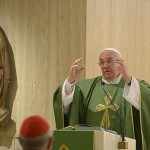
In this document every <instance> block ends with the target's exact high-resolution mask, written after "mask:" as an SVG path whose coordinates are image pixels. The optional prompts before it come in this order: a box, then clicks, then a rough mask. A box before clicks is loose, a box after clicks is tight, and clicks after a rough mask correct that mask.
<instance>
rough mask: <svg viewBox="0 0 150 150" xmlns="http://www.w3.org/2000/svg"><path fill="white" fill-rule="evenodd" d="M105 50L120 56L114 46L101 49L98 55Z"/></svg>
mask: <svg viewBox="0 0 150 150" xmlns="http://www.w3.org/2000/svg"><path fill="white" fill-rule="evenodd" d="M105 51H111V52H113V53H115V54H116V55H118V57H119V58H121V53H120V52H119V51H118V50H117V49H115V48H105V49H103V50H102V51H100V54H99V55H101V53H103V52H105Z"/></svg>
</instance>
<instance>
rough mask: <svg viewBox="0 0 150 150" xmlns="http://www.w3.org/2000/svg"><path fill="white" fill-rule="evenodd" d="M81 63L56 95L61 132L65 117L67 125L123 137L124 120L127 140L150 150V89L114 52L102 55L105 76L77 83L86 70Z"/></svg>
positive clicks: (57, 120)
mask: <svg viewBox="0 0 150 150" xmlns="http://www.w3.org/2000/svg"><path fill="white" fill-rule="evenodd" d="M81 60H82V58H79V59H77V60H76V61H75V62H74V63H73V65H72V66H71V68H70V72H69V76H68V77H67V79H66V80H65V82H64V84H63V86H62V87H59V88H58V89H57V90H56V92H55V94H54V113H55V120H56V127H57V129H60V128H63V127H64V114H66V115H65V116H67V120H68V122H67V125H71V126H74V125H76V124H87V125H92V126H100V127H102V128H104V129H108V130H113V131H116V132H117V133H118V134H121V133H122V126H121V125H122V120H124V121H123V122H124V124H125V136H126V137H129V138H135V139H136V143H137V150H148V149H150V142H149V141H148V140H149V139H150V121H149V117H148V116H149V115H150V108H149V107H150V85H149V84H148V83H146V82H145V81H143V80H139V79H136V78H134V77H133V76H131V75H130V74H129V72H128V70H127V67H126V65H125V63H124V60H123V59H122V57H121V54H120V52H119V51H118V50H116V49H114V48H106V49H104V50H102V51H101V52H100V55H99V62H98V64H99V66H100V68H101V71H102V76H98V77H96V78H92V79H87V80H83V81H81V82H79V83H76V79H77V78H78V76H79V75H80V73H81V72H82V71H83V70H84V69H85V67H83V66H80V63H81ZM105 91H106V93H107V94H106V93H105ZM110 100H111V101H110ZM112 103H113V105H114V106H113V105H112ZM116 110H117V112H118V113H119V114H120V116H121V117H119V116H118V113H117V112H116ZM121 118H122V119H121Z"/></svg>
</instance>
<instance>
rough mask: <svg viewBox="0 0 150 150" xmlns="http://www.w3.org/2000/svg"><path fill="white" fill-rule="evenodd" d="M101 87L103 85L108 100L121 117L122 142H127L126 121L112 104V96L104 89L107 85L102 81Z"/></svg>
mask: <svg viewBox="0 0 150 150" xmlns="http://www.w3.org/2000/svg"><path fill="white" fill-rule="evenodd" d="M101 85H102V88H103V91H104V93H105V94H106V96H107V98H108V99H109V101H110V103H111V104H112V105H113V107H114V109H115V111H116V113H117V115H118V117H119V118H120V119H121V121H122V135H121V137H122V142H123V141H126V140H125V121H124V118H123V117H122V116H121V114H120V113H119V111H118V110H117V108H116V107H115V105H114V103H113V102H112V100H111V98H110V96H109V95H108V93H107V92H106V90H105V88H104V86H105V83H104V82H103V81H102V83H101Z"/></svg>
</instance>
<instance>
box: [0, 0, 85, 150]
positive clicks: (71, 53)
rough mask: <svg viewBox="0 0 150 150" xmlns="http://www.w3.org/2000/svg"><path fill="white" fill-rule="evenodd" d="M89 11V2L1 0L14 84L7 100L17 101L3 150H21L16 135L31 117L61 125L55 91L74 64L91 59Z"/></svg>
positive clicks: (0, 142)
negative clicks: (87, 49) (55, 108)
mask: <svg viewBox="0 0 150 150" xmlns="http://www.w3.org/2000/svg"><path fill="white" fill-rule="evenodd" d="M85 15H86V0H75V1H74V0H0V26H1V27H2V28H3V30H4V32H5V34H6V36H7V38H8V40H9V43H10V45H11V48H12V49H11V54H10V59H11V73H12V78H11V79H12V80H11V83H13V88H11V90H10V91H9V96H8V100H7V101H8V102H7V103H10V101H9V98H11V99H13V101H12V102H11V106H10V104H9V105H8V106H9V107H10V108H11V110H12V115H11V121H10V122H9V124H8V125H7V126H6V127H5V128H3V129H0V149H9V148H10V149H18V150H19V149H20V148H19V145H18V144H17V142H14V140H13V138H12V137H14V136H15V137H17V136H18V133H19V128H20V125H21V122H22V121H23V120H24V118H26V117H27V116H29V115H32V114H41V115H43V116H45V117H46V118H47V119H48V120H49V121H50V122H51V125H52V127H53V128H55V120H54V115H53V105H52V101H53V99H52V97H53V93H54V91H55V90H56V88H57V87H58V86H59V85H61V84H62V83H63V81H64V80H65V78H66V77H67V75H68V72H69V68H70V65H71V64H72V62H73V61H74V60H75V59H76V58H78V57H83V58H85V46H86V44H85V39H86V38H85V35H86V34H85V31H86V30H85V25H86V24H85V19H86V17H85ZM84 63H85V59H84ZM84 76H85V73H83V74H82V76H81V78H84ZM14 84H15V86H14ZM12 96H13V97H12ZM6 139H7V140H6Z"/></svg>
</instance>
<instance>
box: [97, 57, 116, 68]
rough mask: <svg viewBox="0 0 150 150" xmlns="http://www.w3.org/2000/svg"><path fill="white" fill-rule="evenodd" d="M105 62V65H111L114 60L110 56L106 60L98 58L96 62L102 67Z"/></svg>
mask: <svg viewBox="0 0 150 150" xmlns="http://www.w3.org/2000/svg"><path fill="white" fill-rule="evenodd" d="M105 63H106V64H107V65H112V64H113V63H114V61H113V59H112V58H109V59H107V60H106V61H103V60H100V61H99V62H98V63H97V64H98V65H99V66H101V67H102V66H104V65H105Z"/></svg>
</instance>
